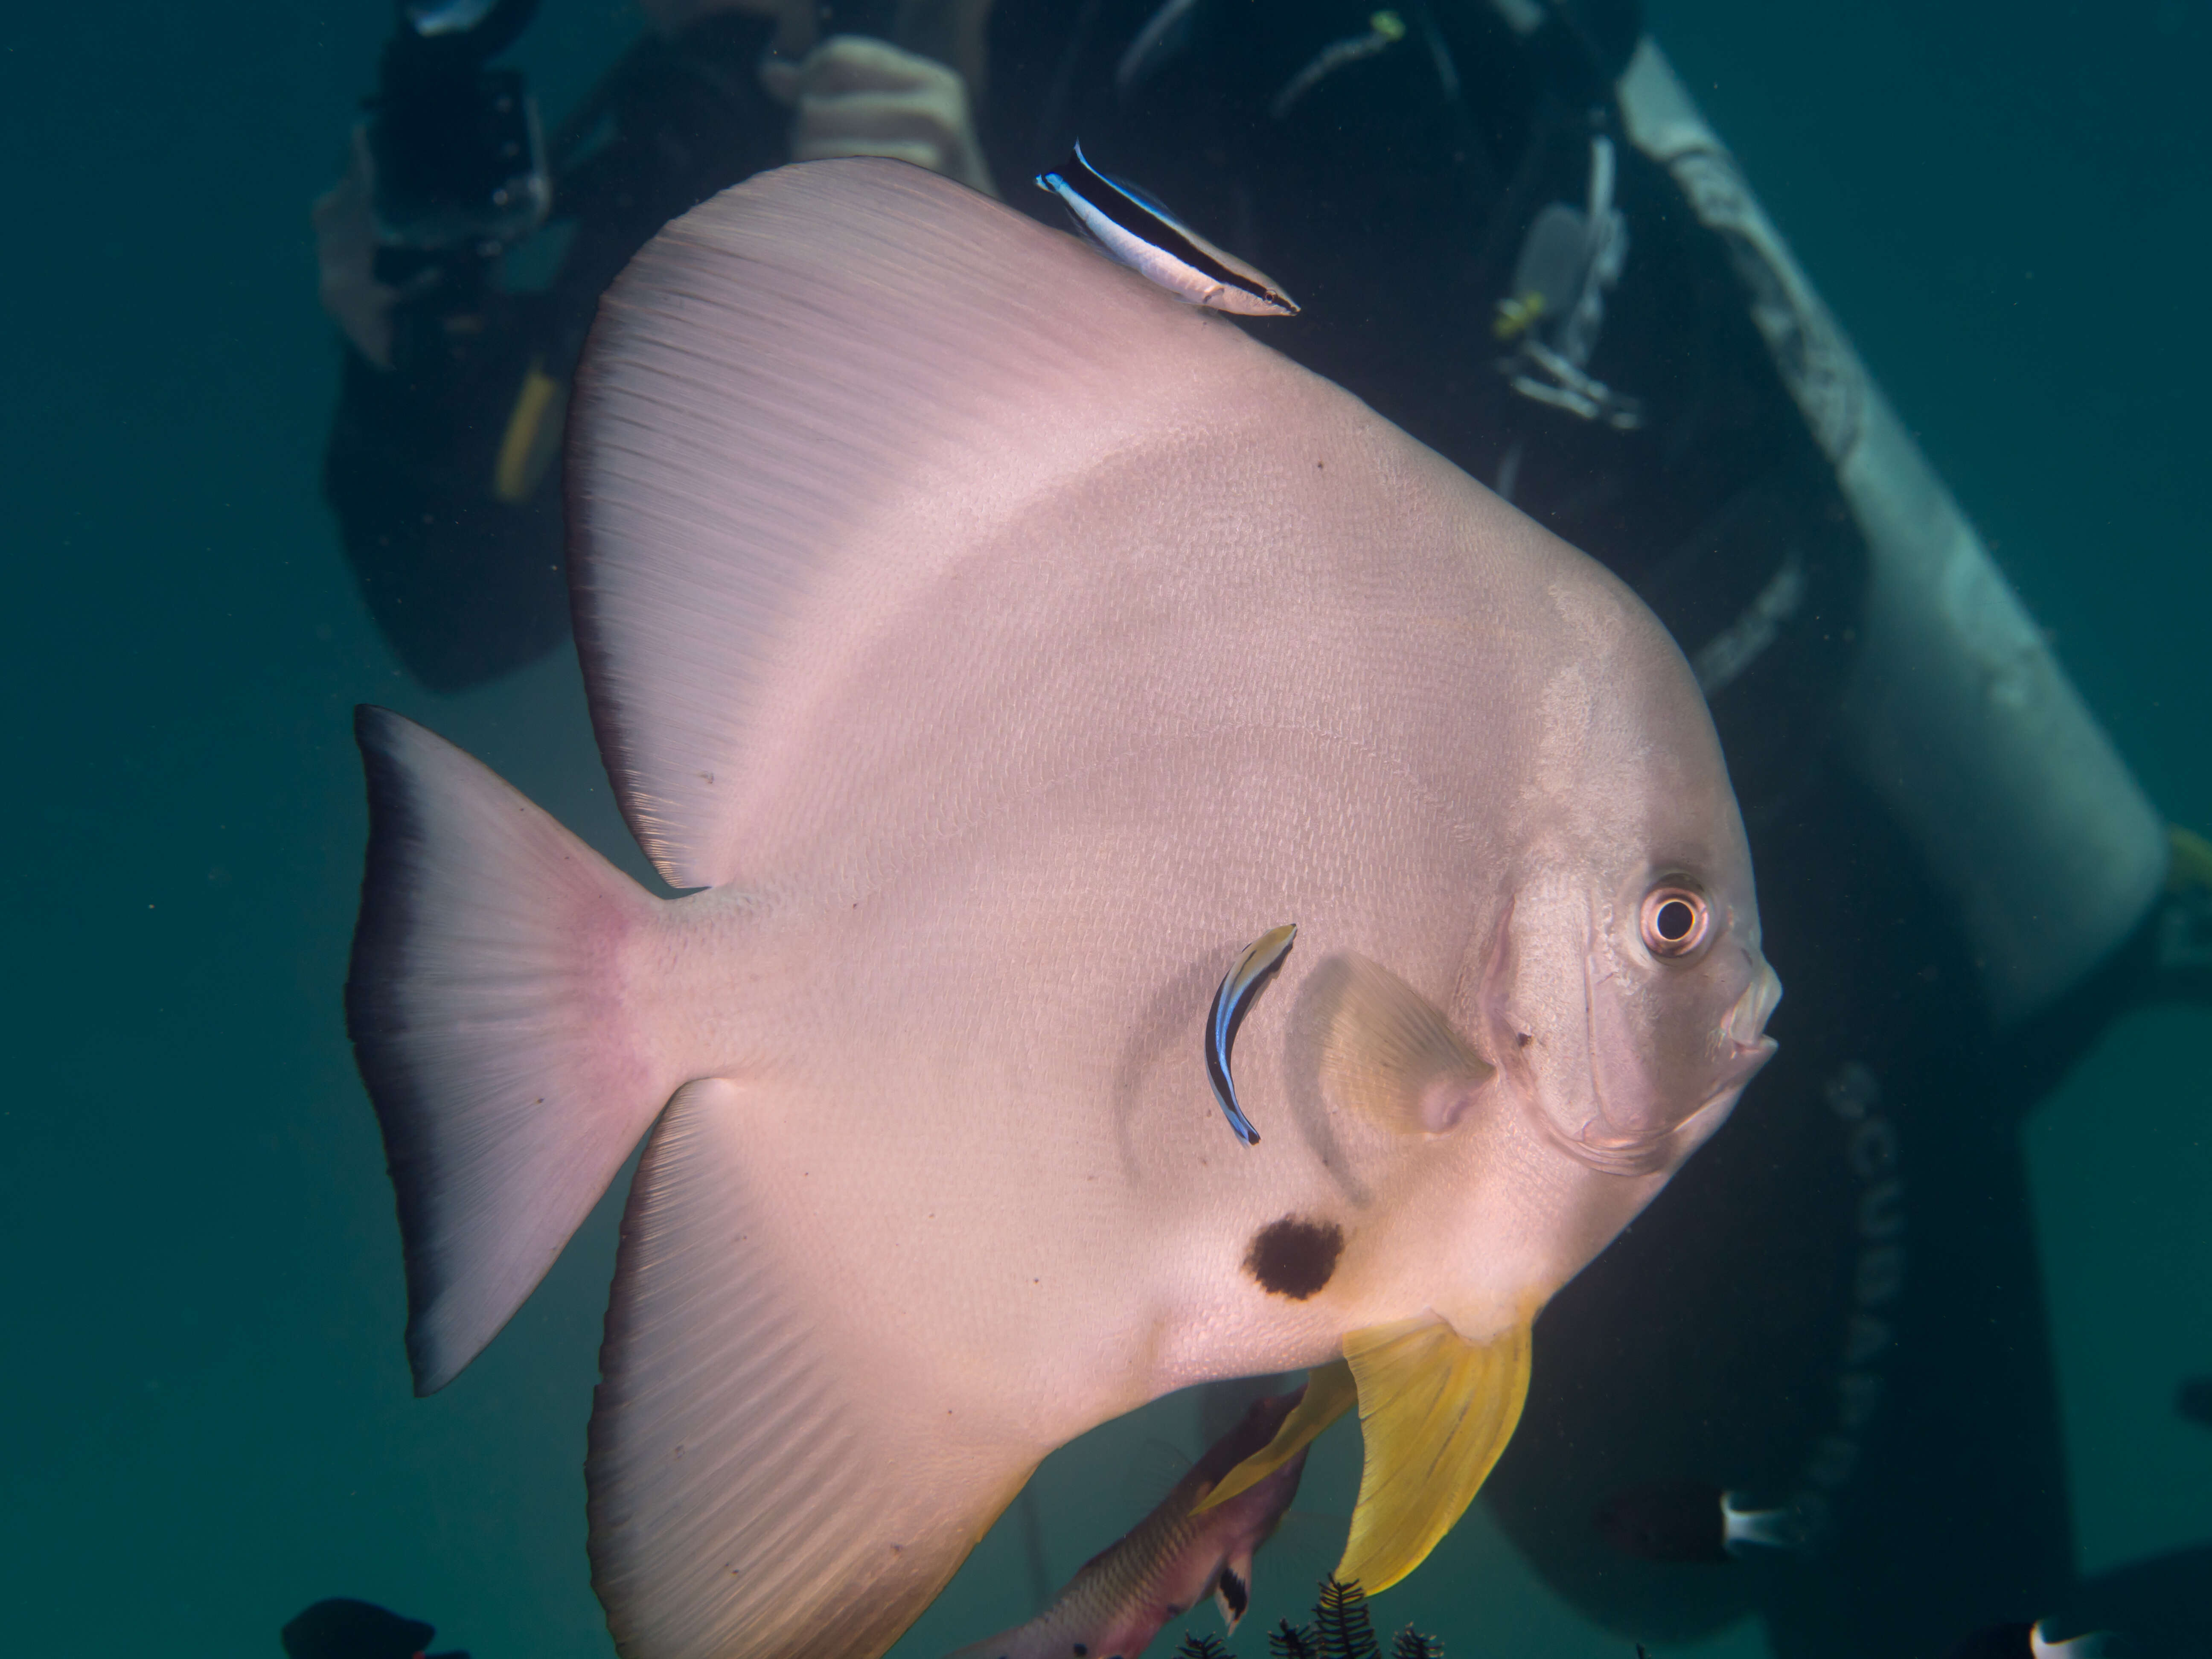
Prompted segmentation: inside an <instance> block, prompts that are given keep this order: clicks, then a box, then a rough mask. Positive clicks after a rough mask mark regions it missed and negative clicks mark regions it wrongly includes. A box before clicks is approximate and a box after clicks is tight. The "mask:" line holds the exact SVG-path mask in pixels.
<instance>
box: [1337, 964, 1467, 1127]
mask: <svg viewBox="0 0 2212 1659" xmlns="http://www.w3.org/2000/svg"><path fill="white" fill-rule="evenodd" d="M1319 971H1320V973H1322V974H1326V975H1328V979H1327V980H1326V981H1324V982H1323V987H1322V990H1323V994H1325V995H1327V996H1328V997H1330V998H1331V999H1333V1006H1331V1007H1330V1010H1329V1016H1328V1027H1327V1029H1328V1036H1327V1039H1326V1041H1325V1042H1324V1045H1323V1048H1322V1082H1323V1085H1324V1086H1325V1087H1326V1088H1327V1089H1328V1091H1329V1092H1330V1093H1331V1095H1332V1096H1334V1098H1335V1099H1336V1100H1337V1102H1338V1103H1340V1105H1343V1106H1345V1107H1346V1108H1348V1109H1352V1110H1354V1111H1358V1112H1360V1113H1362V1114H1364V1115H1367V1116H1369V1117H1371V1118H1373V1119H1375V1120H1376V1121H1377V1122H1380V1123H1382V1124H1383V1125H1384V1126H1385V1127H1389V1128H1392V1129H1395V1130H1397V1131H1398V1132H1400V1133H1404V1134H1443V1133H1447V1132H1449V1130H1451V1129H1452V1128H1454V1127H1456V1126H1457V1125H1458V1123H1459V1122H1460V1121H1461V1120H1462V1118H1464V1117H1465V1116H1466V1115H1467V1112H1468V1108H1469V1106H1470V1105H1471V1104H1472V1103H1473V1101H1474V1095H1475V1092H1476V1091H1478V1090H1480V1088H1481V1087H1482V1085H1484V1084H1486V1083H1487V1082H1489V1081H1490V1079H1492V1077H1494V1076H1496V1075H1497V1067H1496V1066H1492V1064H1491V1063H1490V1062H1489V1061H1488V1060H1485V1059H1484V1058H1483V1057H1482V1056H1481V1055H1480V1054H1478V1053H1476V1052H1475V1048H1474V1044H1472V1043H1471V1042H1468V1040H1467V1039H1466V1038H1465V1037H1464V1036H1461V1035H1460V1033H1459V1032H1458V1031H1457V1030H1455V1029H1453V1026H1452V1023H1451V1021H1450V1019H1449V1018H1447V1017H1446V1016H1445V1014H1444V1012H1443V1010H1442V1009H1440V1008H1438V1007H1437V1006H1436V1005H1435V1004H1434V1003H1432V1002H1431V1001H1430V1000H1428V999H1427V998H1426V997H1425V996H1423V995H1422V994H1420V993H1419V991H1416V990H1415V989H1414V988H1413V987H1412V986H1410V985H1408V984H1407V983H1406V981H1404V980H1402V979H1400V978H1399V977H1398V975H1395V974H1394V973H1392V972H1391V971H1390V970H1389V969H1388V968H1385V967H1384V966H1383V964H1382V963H1379V962H1372V961H1370V960H1369V959H1368V958H1367V957H1363V956H1360V955H1358V954H1357V953H1355V952H1352V951H1344V952H1342V953H1341V954H1340V955H1338V956H1336V957H1333V958H1332V959H1331V960H1330V961H1329V962H1328V963H1327V964H1325V965H1324V967H1323V968H1322V969H1320V970H1319Z"/></svg>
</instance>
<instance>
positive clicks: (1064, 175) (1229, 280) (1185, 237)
mask: <svg viewBox="0 0 2212 1659" xmlns="http://www.w3.org/2000/svg"><path fill="white" fill-rule="evenodd" d="M1037 187H1038V188H1039V189H1040V190H1048V191H1051V192H1052V193H1053V194H1054V195H1055V196H1057V197H1060V200H1061V201H1063V202H1065V203H1066V204H1067V210H1068V211H1069V212H1070V213H1072V214H1073V215H1074V216H1075V222H1076V223H1077V225H1079V227H1081V228H1082V231H1083V234H1085V236H1087V237H1089V238H1090V239H1091V240H1092V241H1094V242H1096V243H1097V245H1098V246H1099V247H1100V248H1101V249H1102V250H1103V252H1105V253H1106V254H1107V255H1108V256H1109V258H1115V259H1118V260H1119V261H1121V264H1125V265H1127V266H1128V267H1129V268H1130V269H1131V270H1134V271H1137V272H1138V273H1139V274H1140V275H1142V276H1147V277H1150V278H1151V279H1152V281H1153V282H1155V283H1158V284H1159V285H1160V286H1161V287H1162V288H1164V289H1167V291H1168V292H1169V293H1170V294H1172V295H1175V296H1176V299H1178V300H1182V301H1185V302H1186V303H1188V304H1190V305H1194V306H1208V307H1212V309H1214V310H1215V311H1229V312H1234V313H1237V315H1238V316H1240V317H1295V316H1297V313H1298V308H1297V305H1296V304H1294V303H1293V302H1292V301H1291V296H1290V295H1287V294H1285V293H1284V292H1283V290H1282V289H1280V288H1279V287H1278V286H1276V283H1275V280H1274V278H1273V277H1272V276H1268V275H1267V273H1266V272H1264V271H1261V270H1255V268H1254V267H1252V266H1250V265H1248V264H1245V263H1244V262H1243V260H1242V259H1239V258H1237V256H1236V255H1234V254H1232V253H1225V252H1222V251H1221V250H1220V249H1219V248H1218V247H1216V246H1214V245H1213V244H1212V243H1211V242H1209V241H1207V240H1206V238H1205V237H1203V236H1201V235H1200V234H1198V233H1197V232H1196V231H1194V230H1193V229H1192V228H1190V227H1189V226H1188V225H1186V224H1184V223H1183V222H1182V221H1181V220H1180V219H1178V218H1176V216H1174V215H1173V214H1171V213H1170V212H1169V211H1168V210H1166V209H1165V208H1164V207H1162V206H1161V205H1160V204H1158V203H1157V202H1152V201H1147V200H1146V198H1145V197H1142V196H1140V195H1139V194H1138V193H1137V192H1136V191H1133V190H1131V189H1130V188H1129V187H1128V186H1127V185H1122V184H1117V183H1115V181H1114V180H1113V179H1109V178H1108V177H1107V176H1106V175H1105V174H1104V173H1101V172H1099V171H1098V169H1097V168H1096V167H1092V166H1091V163H1090V161H1089V160H1088V159H1086V158H1085V155H1084V154H1083V146H1082V145H1081V144H1077V145H1076V147H1075V148H1074V149H1073V150H1072V151H1071V152H1069V154H1068V157H1067V160H1066V161H1063V162H1061V163H1060V166H1059V167H1056V168H1054V170H1053V171H1052V172H1050V173H1039V174H1038V175H1037Z"/></svg>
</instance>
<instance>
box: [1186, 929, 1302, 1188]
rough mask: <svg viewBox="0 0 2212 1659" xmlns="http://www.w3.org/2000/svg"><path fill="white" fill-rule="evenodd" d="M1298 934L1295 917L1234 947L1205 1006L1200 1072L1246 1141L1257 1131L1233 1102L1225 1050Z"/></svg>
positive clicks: (1254, 1139)
mask: <svg viewBox="0 0 2212 1659" xmlns="http://www.w3.org/2000/svg"><path fill="white" fill-rule="evenodd" d="M1297 936H1298V925H1297V923H1296V922H1294V921H1292V922H1285V924H1284V925H1283V926H1282V927H1273V928H1270V929H1269V930H1268V931H1267V932H1266V933H1262V934H1261V935H1260V937H1259V938H1258V939H1255V940H1253V941H1252V943H1251V944H1249V945H1247V946H1245V947H1244V949H1243V951H1240V952H1238V953H1237V960H1236V961H1235V963H1232V964H1231V966H1230V969H1229V971H1228V973H1227V974H1225V975H1223V977H1222V981H1221V988H1220V989H1219V990H1218V991H1216V992H1215V993H1214V994H1213V1006H1212V1007H1211V1008H1209V1009H1207V1010H1206V1078H1207V1079H1208V1081H1210V1082H1211V1083H1212V1085H1213V1097H1214V1098H1215V1099H1216V1100H1217V1101H1218V1102H1220V1103H1221V1115H1223V1116H1224V1117H1225V1118H1227V1119H1228V1120H1229V1127H1231V1129H1234V1130H1235V1131H1236V1132H1237V1139H1239V1140H1241V1141H1243V1143H1244V1144H1245V1145H1246V1146H1258V1145H1259V1144H1260V1132H1259V1131H1258V1130H1257V1129H1255V1128H1254V1127H1252V1120H1251V1119H1250V1118H1249V1117H1247V1116H1245V1115H1244V1109H1243V1106H1241V1105H1239V1104H1238V1103H1237V1079H1236V1078H1235V1076H1234V1075H1232V1074H1231V1071H1230V1069H1229V1060H1230V1054H1231V1050H1232V1049H1233V1048H1235V1047H1236V1044H1237V1028H1238V1027H1240V1026H1241V1025H1243V1024H1244V1016H1245V1015H1247V1014H1249V1013H1250V1012H1252V1002H1253V1000H1254V999H1255V998H1256V997H1257V996H1258V995H1259V994H1260V992H1261V987H1264V986H1265V985H1266V984H1267V981H1268V980H1269V978H1271V977H1272V976H1273V974H1274V972H1275V970H1276V969H1278V968H1280V967H1281V966H1282V965H1283V958H1284V957H1286V956H1288V955H1290V953H1291V941H1293V940H1294V939H1297Z"/></svg>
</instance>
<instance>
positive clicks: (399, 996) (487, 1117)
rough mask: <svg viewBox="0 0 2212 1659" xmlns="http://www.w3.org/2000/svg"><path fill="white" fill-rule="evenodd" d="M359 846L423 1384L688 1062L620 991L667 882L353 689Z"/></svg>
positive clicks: (381, 1079) (528, 1265)
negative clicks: (670, 1067)
mask: <svg viewBox="0 0 2212 1659" xmlns="http://www.w3.org/2000/svg"><path fill="white" fill-rule="evenodd" d="M354 735H355V736H356V738H358V739H359V741H360V744H361V752H362V762H363V764H364V765H365V767H366V768H367V770H368V811H369V832H368V873H367V875H366V876H365V877H364V878H363V879H362V895H361V920H360V923H359V925H358V926H357V927H356V929H355V931H354V942H353V964H352V969H351V971H350V973H349V975H348V977H347V981H346V1027H347V1030H348V1031H349V1033H350V1034H351V1036H352V1037H353V1043H354V1054H355V1057H356V1060H358V1061H359V1063H360V1066H361V1073H362V1079H364V1080H365V1081H366V1082H367V1084H368V1092H369V1097H370V1099H371V1100H372V1101H374V1103H375V1106H376V1115H377V1119H378V1121H379V1122H380V1124H381V1125H382V1127H383V1130H384V1150H385V1157H386V1160H387V1162H388V1163H389V1164H390V1167H391V1171H392V1187H393V1188H394V1189H395V1190H396V1192H397V1194H398V1200H399V1231H400V1237H401V1240H402V1242H403V1243H404V1246H405V1248H406V1253H407V1356H408V1360H409V1362H410V1364H411V1365H412V1366H413V1368H414V1373H415V1389H416V1393H418V1394H430V1393H433V1392H435V1390H437V1389H441V1388H443V1387H444V1386H445V1385H446V1384H447V1383H449V1382H451V1381H452V1380H453V1377H454V1376H455V1375H456V1374H457V1373H459V1370H461V1368H462V1367H463V1366H465V1365H466V1364H468V1363H469V1361H470V1360H471V1359H473V1358H476V1356H477V1353H478V1352H481V1351H482V1349H483V1346H484V1345H485V1344H486V1343H488V1342H489V1341H490V1340H491V1339H492V1338H493V1337H494V1336H495V1335H496V1334H498V1332H499V1329H500V1327H501V1326H502V1325H504V1324H505V1323H506V1322H507V1320H508V1318H509V1317H510V1316H512V1315H513V1312H514V1310H516V1309H517V1308H519V1307H520V1306H521V1305H522V1302H523V1298H524V1297H527V1296H528V1295H529V1294H530V1292H531V1291H532V1289H533V1288H534V1287H535V1286H536V1285H537V1284H538V1280H539V1279H542V1278H544V1275H545V1271H546V1269H547V1268H549V1267H551V1266H552V1265H553V1260H554V1258H555V1257H556V1256H557V1255H559V1254H560V1253H561V1249H562V1246H563V1245H564V1244H566V1243H568V1236H569V1235H570V1234H571V1233H573V1232H574V1231H575V1230H576V1227H577V1226H578V1225H579V1224H580V1222H581V1221H582V1220H583V1218H584V1217H585V1216H586V1214H587V1213H588V1212H590V1210H591V1207H592V1205H593V1204H594V1203H596V1202H597V1201H598V1200H599V1194H602V1193H604V1192H605V1190H606V1188H607V1183H608V1182H611V1181H612V1180H613V1179H614V1176H615V1173H616V1171H617V1170H619V1169H621V1167H622V1164H623V1159H625V1158H628V1157H629V1152H630V1149H631V1148H632V1147H633V1146H635V1145H636V1144H637V1141H638V1139H639V1137H640V1136H641V1135H642V1134H643V1133H645V1131H646V1128H647V1126H648V1125H650V1124H651V1122H652V1121H653V1116H654V1115H655V1114H656V1113H658V1112H659V1109H660V1108H661V1106H662V1105H663V1103H665V1101H666V1100H667V1098H668V1097H669V1095H670V1093H671V1092H672V1091H673V1090H674V1088H675V1086H676V1085H677V1084H678V1083H680V1082H681V1081H682V1080H683V1079H681V1078H680V1077H678V1078H673V1079H671V1078H667V1077H664V1076H656V1075H655V1073H656V1071H657V1070H658V1069H659V1068H657V1067H656V1066H653V1065H652V1064H650V1063H649V1061H648V1058H647V1054H646V1053H645V1047H646V1045H645V1044H644V1042H643V1041H642V1040H641V1033H640V1031H639V1030H638V1027H637V1024H636V1022H635V1020H634V1019H632V1018H629V1016H628V1014H627V1012H626V1010H625V1008H624V1006H623V996H624V992H625V990H626V988H627V986H626V979H627V974H626V971H625V961H626V953H625V946H626V945H627V943H628V942H629V940H631V939H635V938H637V937H639V936H640V935H641V934H642V933H647V932H649V931H651V930H653V929H654V928H655V927H656V925H657V924H658V922H659V910H660V908H661V902H660V901H659V900H658V899H655V898H654V897H653V896H652V895H651V894H649V893H647V891H646V890H644V889H643V888H641V887H640V886H639V885H638V884H636V883H635V882H634V881H632V880H631V879H630V878H629V877H628V876H626V875H624V874H623V873H622V872H620V871H619V870H617V869H616V868H615V867H614V866H612V865H611V864H609V863H608V862H607V861H606V860H605V859H603V858H601V857H600V856H599V854H596V853H594V852H593V851H592V849H591V848H588V847H586V846H585V845H584V843H583V842H580V841H579V840H578V839H577V838H576V837H575V836H573V835H571V834H570V833H569V832H568V830H566V829H563V828H562V826H561V825H560V824H559V823H556V822H555V821H554V820H553V818H552V817H550V816H549V815H548V814H547V813H545V812H544V811H540V810H539V809H538V807H536V806H534V805H532V804H531V803H530V802H529V801H528V800H526V799H524V798H523V796H522V795H521V794H520V793H518V792H517V791H515V790H514V789H513V788H512V787H509V786H508V785H507V783H505V782H504V781H501V779H500V778H499V777H497V776H496V775H494V774H493V773H492V772H491V771H490V770H489V769H487V768H486V767H484V766H483V765H482V764H481V763H478V762H477V761H475V760H473V759H471V757H469V756H467V755H465V754H464V753H462V752H461V750H459V749H456V748H455V747H453V744H449V743H447V742H446V741H445V739H443V738H439V737H437V736H435V735H434V734H432V733H431V732H427V731H425V730H424V729H423V728H422V727H421V726H417V725H416V724H415V723H414V722H413V721H411V720H404V719H403V718H401V717H400V716H399V715H398V714H392V713H391V712H390V711H389V710H386V709H382V708H370V707H368V706H366V705H364V706H362V708H359V709H357V710H356V713H355V719H354Z"/></svg>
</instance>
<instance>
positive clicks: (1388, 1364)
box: [1336, 1316, 1529, 1595]
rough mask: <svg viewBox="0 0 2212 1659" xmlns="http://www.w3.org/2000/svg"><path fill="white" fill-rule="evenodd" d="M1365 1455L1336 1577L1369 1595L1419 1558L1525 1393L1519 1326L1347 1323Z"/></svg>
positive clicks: (1491, 1459)
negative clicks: (1496, 1329) (1473, 1332)
mask: <svg viewBox="0 0 2212 1659" xmlns="http://www.w3.org/2000/svg"><path fill="white" fill-rule="evenodd" d="M1344 1352H1345V1358H1346V1360H1348V1361H1349V1362H1350V1364H1351V1367H1352V1376H1354V1377H1355V1378H1356V1379H1358V1385H1359V1427H1360V1432H1361V1434H1362V1436H1363V1437H1364V1439H1365V1441H1366V1462H1365V1464H1364V1468H1362V1470H1361V1472H1360V1476H1359V1503H1358V1507H1356V1508H1355V1509H1354V1510H1352V1535H1351V1537H1350V1539H1349V1540H1347V1541H1346V1544H1345V1547H1344V1559H1343V1560H1342V1561H1341V1562H1340V1563H1339V1564H1338V1565H1337V1569H1336V1576H1337V1577H1339V1578H1340V1579H1342V1580H1343V1581H1344V1582H1346V1583H1357V1584H1358V1585H1359V1586H1360V1588H1361V1589H1364V1590H1365V1591H1366V1592H1367V1593H1368V1594H1369V1595H1379V1594H1381V1593H1382V1592H1383V1591H1384V1590H1386V1589H1389V1588H1390V1586H1391V1585H1393V1584H1395V1583H1397V1582H1398V1581H1399V1580H1400V1579H1401V1578H1403V1577H1405V1576H1406V1575H1407V1573H1409V1572H1411V1571H1413V1569H1414V1568H1415V1567H1418V1566H1419V1565H1421V1563H1422V1562H1423V1561H1424V1560H1425V1559H1427V1556H1428V1553H1429V1552H1430V1551H1431V1550H1432V1549H1434V1548H1435V1547H1437V1543H1438V1541H1441V1540H1442V1539H1443V1535H1444V1534H1446V1533H1448V1532H1449V1531H1450V1530H1451V1529H1452V1526H1453V1524H1454V1523H1455V1522H1457V1521H1458V1519H1459V1518H1460V1516H1462V1515H1463V1514H1465V1513H1466V1511H1467V1506H1468V1504H1471V1503H1473V1502H1474V1494H1475V1493H1476V1492H1478V1491H1480V1489H1481V1486H1482V1483H1483V1480H1485V1478H1486V1477H1487V1476H1488V1474H1490V1471H1491V1468H1492V1466H1493V1465H1494V1464H1496V1462H1498V1455H1499V1454H1500V1453H1501V1452H1503V1451H1504V1449H1505V1443H1506V1442H1507V1441H1509V1440H1510V1439H1511V1438H1512V1437H1513V1429H1514V1425H1516V1424H1517V1423H1519V1422H1520V1420H1521V1407H1522V1404H1523V1402H1525V1401H1527V1399H1528V1354H1529V1328H1528V1326H1527V1325H1526V1324H1520V1325H1516V1326H1515V1327H1514V1328H1512V1329H1510V1330H1509V1331H1506V1332H1504V1334H1501V1335H1499V1336H1497V1337H1494V1338H1492V1340H1490V1341H1487V1342H1469V1341H1468V1340H1466V1339H1465V1338H1464V1337H1462V1336H1461V1335H1460V1334H1458V1333H1457V1332H1456V1331H1455V1330H1453V1329H1452V1328H1451V1327H1450V1326H1449V1325H1448V1324H1446V1323H1445V1322H1443V1320H1441V1319H1438V1318H1436V1317H1435V1316H1426V1317H1424V1318H1421V1319H1418V1320H1408V1321H1403V1322H1399V1323H1396V1324H1392V1325H1381V1326H1376V1327H1374V1328H1370V1329H1368V1330H1364V1331H1355V1332H1353V1333H1352V1334H1351V1335H1349V1336H1347V1337H1346V1338H1345V1339H1344Z"/></svg>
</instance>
